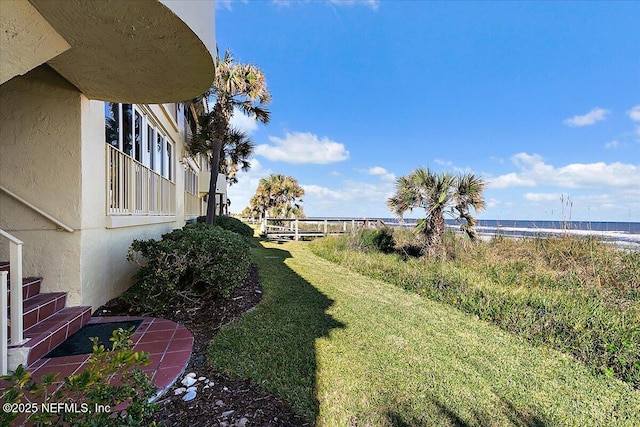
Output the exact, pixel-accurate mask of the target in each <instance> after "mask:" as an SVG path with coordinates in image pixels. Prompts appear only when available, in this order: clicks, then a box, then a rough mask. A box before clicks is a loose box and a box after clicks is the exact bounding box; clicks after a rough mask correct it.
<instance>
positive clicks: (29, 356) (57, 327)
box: [0, 262, 91, 368]
mask: <svg viewBox="0 0 640 427" xmlns="http://www.w3.org/2000/svg"><path fill="white" fill-rule="evenodd" d="M0 271H9V263H8V262H0ZM41 284H42V278H39V277H27V278H24V279H23V281H22V298H23V322H24V338H25V340H26V342H25V343H23V344H22V345H18V346H12V345H10V346H9V353H10V355H14V358H13V362H10V365H16V366H17V364H19V363H22V364H23V365H24V366H25V367H29V366H30V365H32V364H33V363H34V362H36V361H37V360H38V359H40V358H41V357H43V356H44V355H45V354H47V353H49V351H51V350H53V349H54V348H56V347H57V346H58V345H60V344H62V343H63V342H64V341H65V340H66V339H67V338H68V337H70V336H71V335H73V334H74V333H76V332H77V331H79V330H80V328H82V327H83V326H84V325H86V324H87V323H88V322H89V319H90V318H91V307H84V306H78V307H66V300H67V294H66V293H64V292H51V293H40V286H41ZM8 292H9V294H10V293H11V289H9V291H8ZM7 299H8V300H9V301H11V297H10V296H8V298H7ZM10 310H11V307H9V311H10ZM9 329H10V328H9ZM7 335H8V336H10V331H7ZM10 368H15V366H10Z"/></svg>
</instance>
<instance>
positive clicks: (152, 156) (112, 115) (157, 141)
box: [104, 102, 175, 181]
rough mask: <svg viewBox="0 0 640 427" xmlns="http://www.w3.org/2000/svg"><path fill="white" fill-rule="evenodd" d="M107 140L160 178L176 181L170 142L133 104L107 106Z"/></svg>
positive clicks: (105, 106)
mask: <svg viewBox="0 0 640 427" xmlns="http://www.w3.org/2000/svg"><path fill="white" fill-rule="evenodd" d="M104 115H105V141H106V143H107V144H109V145H111V146H113V147H114V148H116V149H118V150H120V151H122V152H123V153H124V154H126V155H127V156H130V157H132V158H133V159H135V160H136V161H137V162H139V163H141V164H143V165H144V166H146V167H148V168H149V169H151V170H153V171H154V172H156V173H157V174H159V175H162V176H163V177H165V178H167V179H169V180H170V181H173V180H174V179H175V166H174V161H175V160H174V159H175V156H174V148H173V143H172V142H171V140H170V139H169V138H168V137H167V136H166V135H165V134H164V133H163V132H162V131H161V130H160V129H159V128H158V127H156V126H154V125H153V123H152V120H150V119H149V118H148V117H147V116H146V115H145V114H144V112H143V110H142V109H140V108H139V107H138V106H136V105H134V104H119V103H115V102H105V103H104Z"/></svg>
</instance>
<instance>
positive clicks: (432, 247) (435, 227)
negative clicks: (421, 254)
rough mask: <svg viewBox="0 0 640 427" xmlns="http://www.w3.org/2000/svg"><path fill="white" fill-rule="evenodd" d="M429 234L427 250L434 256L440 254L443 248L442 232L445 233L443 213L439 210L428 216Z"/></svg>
mask: <svg viewBox="0 0 640 427" xmlns="http://www.w3.org/2000/svg"><path fill="white" fill-rule="evenodd" d="M429 225H430V229H429V236H427V243H428V245H429V251H430V252H431V253H432V254H433V255H436V256H440V255H442V253H443V250H444V233H445V221H444V215H443V212H442V211H441V210H438V211H436V212H432V213H431V217H430V218H429Z"/></svg>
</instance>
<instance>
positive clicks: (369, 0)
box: [329, 0, 380, 10]
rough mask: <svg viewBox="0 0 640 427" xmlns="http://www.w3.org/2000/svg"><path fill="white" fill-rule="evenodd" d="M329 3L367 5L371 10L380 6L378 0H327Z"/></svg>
mask: <svg viewBox="0 0 640 427" xmlns="http://www.w3.org/2000/svg"><path fill="white" fill-rule="evenodd" d="M329 3H331V4H335V5H337V6H355V5H363V6H368V7H370V8H371V9H373V10H378V7H379V6H380V0H329Z"/></svg>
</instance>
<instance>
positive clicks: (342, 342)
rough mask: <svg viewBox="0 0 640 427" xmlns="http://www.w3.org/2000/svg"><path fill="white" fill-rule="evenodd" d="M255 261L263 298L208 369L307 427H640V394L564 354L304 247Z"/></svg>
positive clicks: (214, 349)
mask: <svg viewBox="0 0 640 427" xmlns="http://www.w3.org/2000/svg"><path fill="white" fill-rule="evenodd" d="M332 242H336V241H334V240H332ZM323 245H324V243H323ZM252 252H253V260H254V262H255V263H256V265H257V266H258V268H259V271H260V275H261V281H262V286H263V300H262V302H261V303H260V304H259V305H258V306H257V307H256V308H255V309H254V310H253V311H251V312H249V313H246V314H245V315H244V316H243V317H242V318H240V319H237V320H235V321H233V322H231V323H230V324H228V325H226V326H224V327H223V328H222V329H221V330H220V332H219V333H218V335H217V336H216V337H215V338H214V339H213V340H212V341H211V343H210V345H209V350H208V361H209V364H210V365H211V367H212V368H214V369H216V370H220V371H222V372H223V373H225V374H227V375H230V376H232V377H234V378H249V379H250V380H251V381H252V382H253V383H255V384H258V385H260V386H261V387H263V388H264V389H265V390H267V391H269V392H271V393H275V394H277V395H279V396H281V397H282V398H283V399H284V401H285V402H287V403H288V404H289V405H290V406H291V407H292V408H293V409H294V410H295V411H296V412H297V413H299V414H300V415H303V416H304V417H305V418H307V419H308V420H309V422H310V423H312V424H315V425H318V426H341V425H344V426H346V425H349V426H365V425H375V426H407V425H411V426H427V425H429V426H430V425H438V426H440V425H442V426H461V425H465V426H466V425H496V426H501V425H519V426H534V425H576V426H577V425H580V426H601V425H617V426H636V425H638V424H639V423H640V393H639V392H638V391H637V390H635V389H633V388H632V387H631V385H630V384H626V383H624V382H622V381H619V380H618V379H616V378H611V377H607V376H604V375H596V374H594V373H593V372H592V371H590V370H589V369H588V368H587V367H585V366H584V365H583V364H582V363H579V362H577V361H575V360H574V359H573V358H571V357H569V356H567V355H565V354H563V353H561V352H557V351H555V350H553V349H550V348H548V347H540V346H533V345H531V344H530V343H529V342H527V341H526V340H524V339H523V338H520V337H517V336H514V335H513V334H509V333H507V332H505V331H503V330H501V329H500V328H498V327H496V326H495V325H492V324H490V323H488V322H484V321H480V320H478V318H477V317H476V316H473V315H469V314H467V313H464V312H462V311H460V310H456V309H453V308H452V307H451V306H450V305H448V304H442V303H438V302H434V301H432V300H429V299H426V298H422V297H420V296H419V295H417V294H416V293H414V292H407V291H405V290H404V289H401V288H399V287H397V286H391V285H389V284H388V283H385V282H383V281H380V280H377V279H372V278H370V277H367V276H364V275H361V274H359V273H357V272H355V271H354V269H353V268H351V267H349V268H346V267H343V266H340V265H336V264H335V263H332V262H329V261H327V260H324V259H322V258H320V257H318V256H315V255H314V254H313V253H312V252H311V251H310V244H309V243H305V242H289V243H285V244H282V245H279V244H276V243H263V246H261V247H256V248H253V249H252ZM361 262H369V261H366V258H362V259H361Z"/></svg>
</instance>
